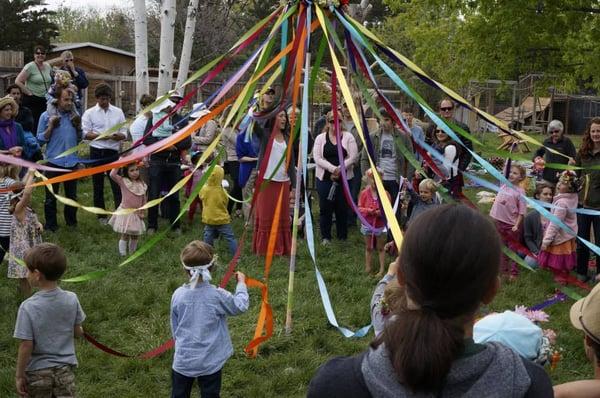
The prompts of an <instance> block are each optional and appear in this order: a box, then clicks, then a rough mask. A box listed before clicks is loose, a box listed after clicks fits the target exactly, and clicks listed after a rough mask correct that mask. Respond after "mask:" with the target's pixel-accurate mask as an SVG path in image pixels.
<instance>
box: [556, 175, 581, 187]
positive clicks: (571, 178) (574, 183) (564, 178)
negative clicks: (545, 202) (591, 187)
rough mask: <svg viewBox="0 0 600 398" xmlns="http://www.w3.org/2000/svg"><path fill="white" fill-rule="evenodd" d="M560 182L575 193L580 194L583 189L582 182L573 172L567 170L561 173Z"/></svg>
mask: <svg viewBox="0 0 600 398" xmlns="http://www.w3.org/2000/svg"><path fill="white" fill-rule="evenodd" d="M558 182H559V183H560V184H565V185H567V186H568V187H569V188H571V190H572V191H573V192H578V191H579V190H580V189H581V181H580V179H579V178H577V174H575V172H574V171H573V170H565V171H563V172H562V173H560V176H559V177H558Z"/></svg>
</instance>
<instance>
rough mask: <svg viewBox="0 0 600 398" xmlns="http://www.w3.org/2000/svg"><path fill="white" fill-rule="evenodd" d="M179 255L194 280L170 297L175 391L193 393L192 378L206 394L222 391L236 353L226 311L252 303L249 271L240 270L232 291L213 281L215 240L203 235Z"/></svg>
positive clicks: (183, 396) (179, 396)
mask: <svg viewBox="0 0 600 398" xmlns="http://www.w3.org/2000/svg"><path fill="white" fill-rule="evenodd" d="M180 260H181V264H182V265H183V268H184V269H185V271H186V273H187V274H188V275H189V277H190V282H189V283H186V284H184V285H183V286H181V287H179V288H178V289H177V290H175V292H174V293H173V297H172V298H171V331H172V333H173V340H175V355H174V356H173V366H172V373H171V374H172V383H173V385H172V393H171V397H172V398H189V396H190V394H191V391H192V385H193V384H194V379H197V380H198V387H199V388H200V391H201V394H202V398H205V397H218V396H219V394H220V391H221V369H222V368H223V365H225V362H226V361H227V359H229V357H230V356H231V355H232V354H233V346H232V344H231V338H230V337H229V331H228V329H227V321H226V319H225V317H226V316H232V315H239V314H241V313H243V312H245V311H246V310H247V309H248V304H249V298H248V290H247V288H246V276H245V275H244V274H242V273H241V272H238V273H237V274H236V278H237V287H236V289H235V293H234V294H231V293H229V292H227V291H226V290H224V289H221V288H217V287H215V286H214V285H212V284H210V280H211V275H210V271H211V270H212V269H213V268H214V266H215V260H216V257H215V256H214V255H213V248H212V246H210V245H209V244H207V243H205V242H201V241H199V240H195V241H192V242H190V243H188V245H187V246H186V247H184V248H183V250H182V251H181V256H180Z"/></svg>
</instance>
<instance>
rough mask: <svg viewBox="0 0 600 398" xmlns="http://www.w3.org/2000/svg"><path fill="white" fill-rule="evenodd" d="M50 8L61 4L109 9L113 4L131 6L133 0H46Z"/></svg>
mask: <svg viewBox="0 0 600 398" xmlns="http://www.w3.org/2000/svg"><path fill="white" fill-rule="evenodd" d="M46 3H47V4H48V8H50V9H56V8H59V7H60V6H65V7H71V8H88V7H91V8H99V9H108V8H112V7H113V6H118V7H131V6H133V1H131V0H46Z"/></svg>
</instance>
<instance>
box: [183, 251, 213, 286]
mask: <svg viewBox="0 0 600 398" xmlns="http://www.w3.org/2000/svg"><path fill="white" fill-rule="evenodd" d="M216 259H217V256H215V257H213V259H212V260H211V261H210V263H208V264H204V265H196V266H194V267H188V266H187V265H185V264H184V263H183V261H182V262H181V265H183V268H184V269H186V270H187V271H190V285H191V287H192V289H194V288H195V287H196V285H197V284H198V278H199V277H200V276H202V280H203V281H204V282H208V281H210V280H211V279H212V277H211V276H210V271H209V270H208V269H209V268H210V267H211V266H212V265H213V264H214V263H215V260H216Z"/></svg>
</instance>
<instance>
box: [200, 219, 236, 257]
mask: <svg viewBox="0 0 600 398" xmlns="http://www.w3.org/2000/svg"><path fill="white" fill-rule="evenodd" d="M219 235H222V236H223V238H225V240H226V241H227V245H229V251H230V252H231V255H232V256H233V255H234V254H235V251H236V250H237V241H236V240H235V236H234V235H233V229H231V224H223V225H209V224H205V225H204V242H205V243H208V244H209V245H211V246H213V243H214V241H215V239H216V238H218V237H219Z"/></svg>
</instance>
